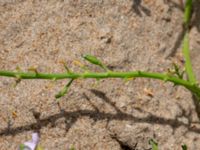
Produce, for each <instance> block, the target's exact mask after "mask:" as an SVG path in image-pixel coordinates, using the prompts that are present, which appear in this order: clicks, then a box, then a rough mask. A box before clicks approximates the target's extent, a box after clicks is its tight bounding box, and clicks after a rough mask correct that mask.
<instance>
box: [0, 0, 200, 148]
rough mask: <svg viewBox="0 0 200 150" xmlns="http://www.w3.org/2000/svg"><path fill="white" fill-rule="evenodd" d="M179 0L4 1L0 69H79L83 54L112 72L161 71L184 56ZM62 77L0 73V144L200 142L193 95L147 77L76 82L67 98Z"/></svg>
mask: <svg viewBox="0 0 200 150" xmlns="http://www.w3.org/2000/svg"><path fill="white" fill-rule="evenodd" d="M199 6H200V4H199V2H196V4H195V9H194V15H193V21H192V23H191V31H190V38H191V57H192V62H193V65H194V68H195V71H196V75H197V78H198V79H199V80H200V76H199V73H200V65H199V64H200V54H199V50H200V40H199V39H200V23H199V20H200V12H199V10H198V8H200V7H199ZM182 18H183V11H182V6H181V5H180V3H179V0H174V1H173V0H165V1H163V0H143V1H141V0H0V69H5V70H16V68H20V69H21V70H23V71H27V70H28V68H30V67H36V68H37V70H38V71H40V72H64V71H65V68H64V67H63V65H62V63H61V62H62V61H65V62H66V63H67V64H68V66H69V67H70V68H71V69H72V70H74V71H77V72H78V71H79V72H81V71H82V70H81V69H80V66H78V63H77V61H79V62H80V63H82V64H86V65H88V66H89V68H90V69H92V70H95V71H102V70H101V69H99V68H98V67H94V66H92V65H89V64H88V63H86V62H84V60H83V59H82V58H81V55H83V54H92V55H95V56H97V57H98V58H100V59H101V60H102V61H103V62H105V64H106V65H108V66H109V68H111V69H113V70H116V71H129V70H146V71H147V70H148V71H157V72H165V71H167V68H169V67H170V66H171V64H172V62H177V63H179V64H180V65H183V64H181V61H182V55H181V40H182V35H183V34H182V33H183V30H182ZM65 84H66V80H64V81H47V80H26V81H25V80H22V81H21V82H20V83H19V84H18V85H17V86H16V87H15V86H14V85H15V80H14V79H11V78H3V77H0V149H1V150H16V149H17V147H18V146H19V144H20V143H22V142H24V141H27V140H30V139H31V134H32V133H33V132H35V131H37V132H39V133H40V136H41V140H40V145H41V146H42V147H43V148H45V149H46V150H66V149H67V147H69V146H70V145H73V146H74V147H75V148H76V150H92V149H93V150H136V149H137V150H146V149H149V148H150V146H149V144H148V141H149V139H151V138H153V139H154V140H156V141H157V142H158V143H159V148H160V150H181V145H182V144H186V145H188V148H189V150H197V149H200V124H199V119H198V117H197V113H196V109H195V105H194V103H193V99H192V96H191V94H190V93H189V92H188V91H187V90H186V89H184V88H182V87H173V85H172V84H170V83H163V82H161V81H156V80H149V79H136V80H130V81H128V82H127V81H124V80H120V79H104V80H101V81H95V80H92V79H88V80H77V81H75V82H74V83H73V85H72V87H71V88H70V91H69V93H68V94H67V95H66V96H65V97H63V98H62V99H61V102H60V106H61V107H60V108H59V107H58V105H56V104H55V98H54V95H55V94H56V93H57V92H58V91H59V90H60V89H61V88H62V87H63V86H64V85H65Z"/></svg>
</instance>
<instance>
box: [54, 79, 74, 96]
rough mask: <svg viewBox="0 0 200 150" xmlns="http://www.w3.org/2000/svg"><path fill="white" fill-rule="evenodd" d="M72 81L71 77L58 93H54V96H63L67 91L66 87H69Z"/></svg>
mask: <svg viewBox="0 0 200 150" xmlns="http://www.w3.org/2000/svg"><path fill="white" fill-rule="evenodd" d="M73 81H74V79H71V80H70V81H69V82H68V83H67V85H66V86H64V88H63V89H62V90H61V91H60V92H59V93H58V94H56V95H55V98H56V99H58V98H61V97H63V96H64V95H65V94H66V93H67V92H68V89H69V87H70V85H71V84H72V82H73Z"/></svg>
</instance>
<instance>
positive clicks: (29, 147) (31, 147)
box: [24, 133, 40, 150]
mask: <svg viewBox="0 0 200 150" xmlns="http://www.w3.org/2000/svg"><path fill="white" fill-rule="evenodd" d="M39 140H40V138H39V134H38V133H33V134H32V140H30V141H27V142H25V143H24V146H25V148H24V150H35V148H36V147H37V145H38V143H39Z"/></svg>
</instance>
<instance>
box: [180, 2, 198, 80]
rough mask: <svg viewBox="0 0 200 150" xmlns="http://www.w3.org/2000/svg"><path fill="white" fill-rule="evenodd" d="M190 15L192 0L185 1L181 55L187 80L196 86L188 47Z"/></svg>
mask: <svg viewBox="0 0 200 150" xmlns="http://www.w3.org/2000/svg"><path fill="white" fill-rule="evenodd" d="M191 14H192V0H187V1H186V5H185V11H184V28H185V33H184V39H183V55H184V58H185V69H186V73H187V76H188V80H189V81H190V83H192V84H196V82H197V81H196V78H195V74H194V72H193V69H192V63H191V59H190V46H189V35H188V34H189V23H190V19H191Z"/></svg>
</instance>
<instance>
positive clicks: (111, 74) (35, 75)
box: [0, 70, 200, 93]
mask: <svg viewBox="0 0 200 150" xmlns="http://www.w3.org/2000/svg"><path fill="white" fill-rule="evenodd" d="M0 76H6V77H14V78H17V77H18V78H19V77H20V79H53V80H59V79H66V78H71V79H77V78H95V79H102V78H137V77H141V78H153V79H159V80H163V81H170V82H173V83H174V84H176V85H182V86H184V87H186V88H187V89H189V90H191V91H193V92H194V91H195V92H198V93H200V90H199V89H198V88H197V87H195V86H194V85H193V84H191V83H190V82H188V81H186V80H183V79H180V78H178V77H176V76H172V75H168V74H162V73H153V72H144V71H131V72H112V71H109V72H103V73H95V72H86V73H49V74H48V73H34V72H12V71H1V70H0Z"/></svg>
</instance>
